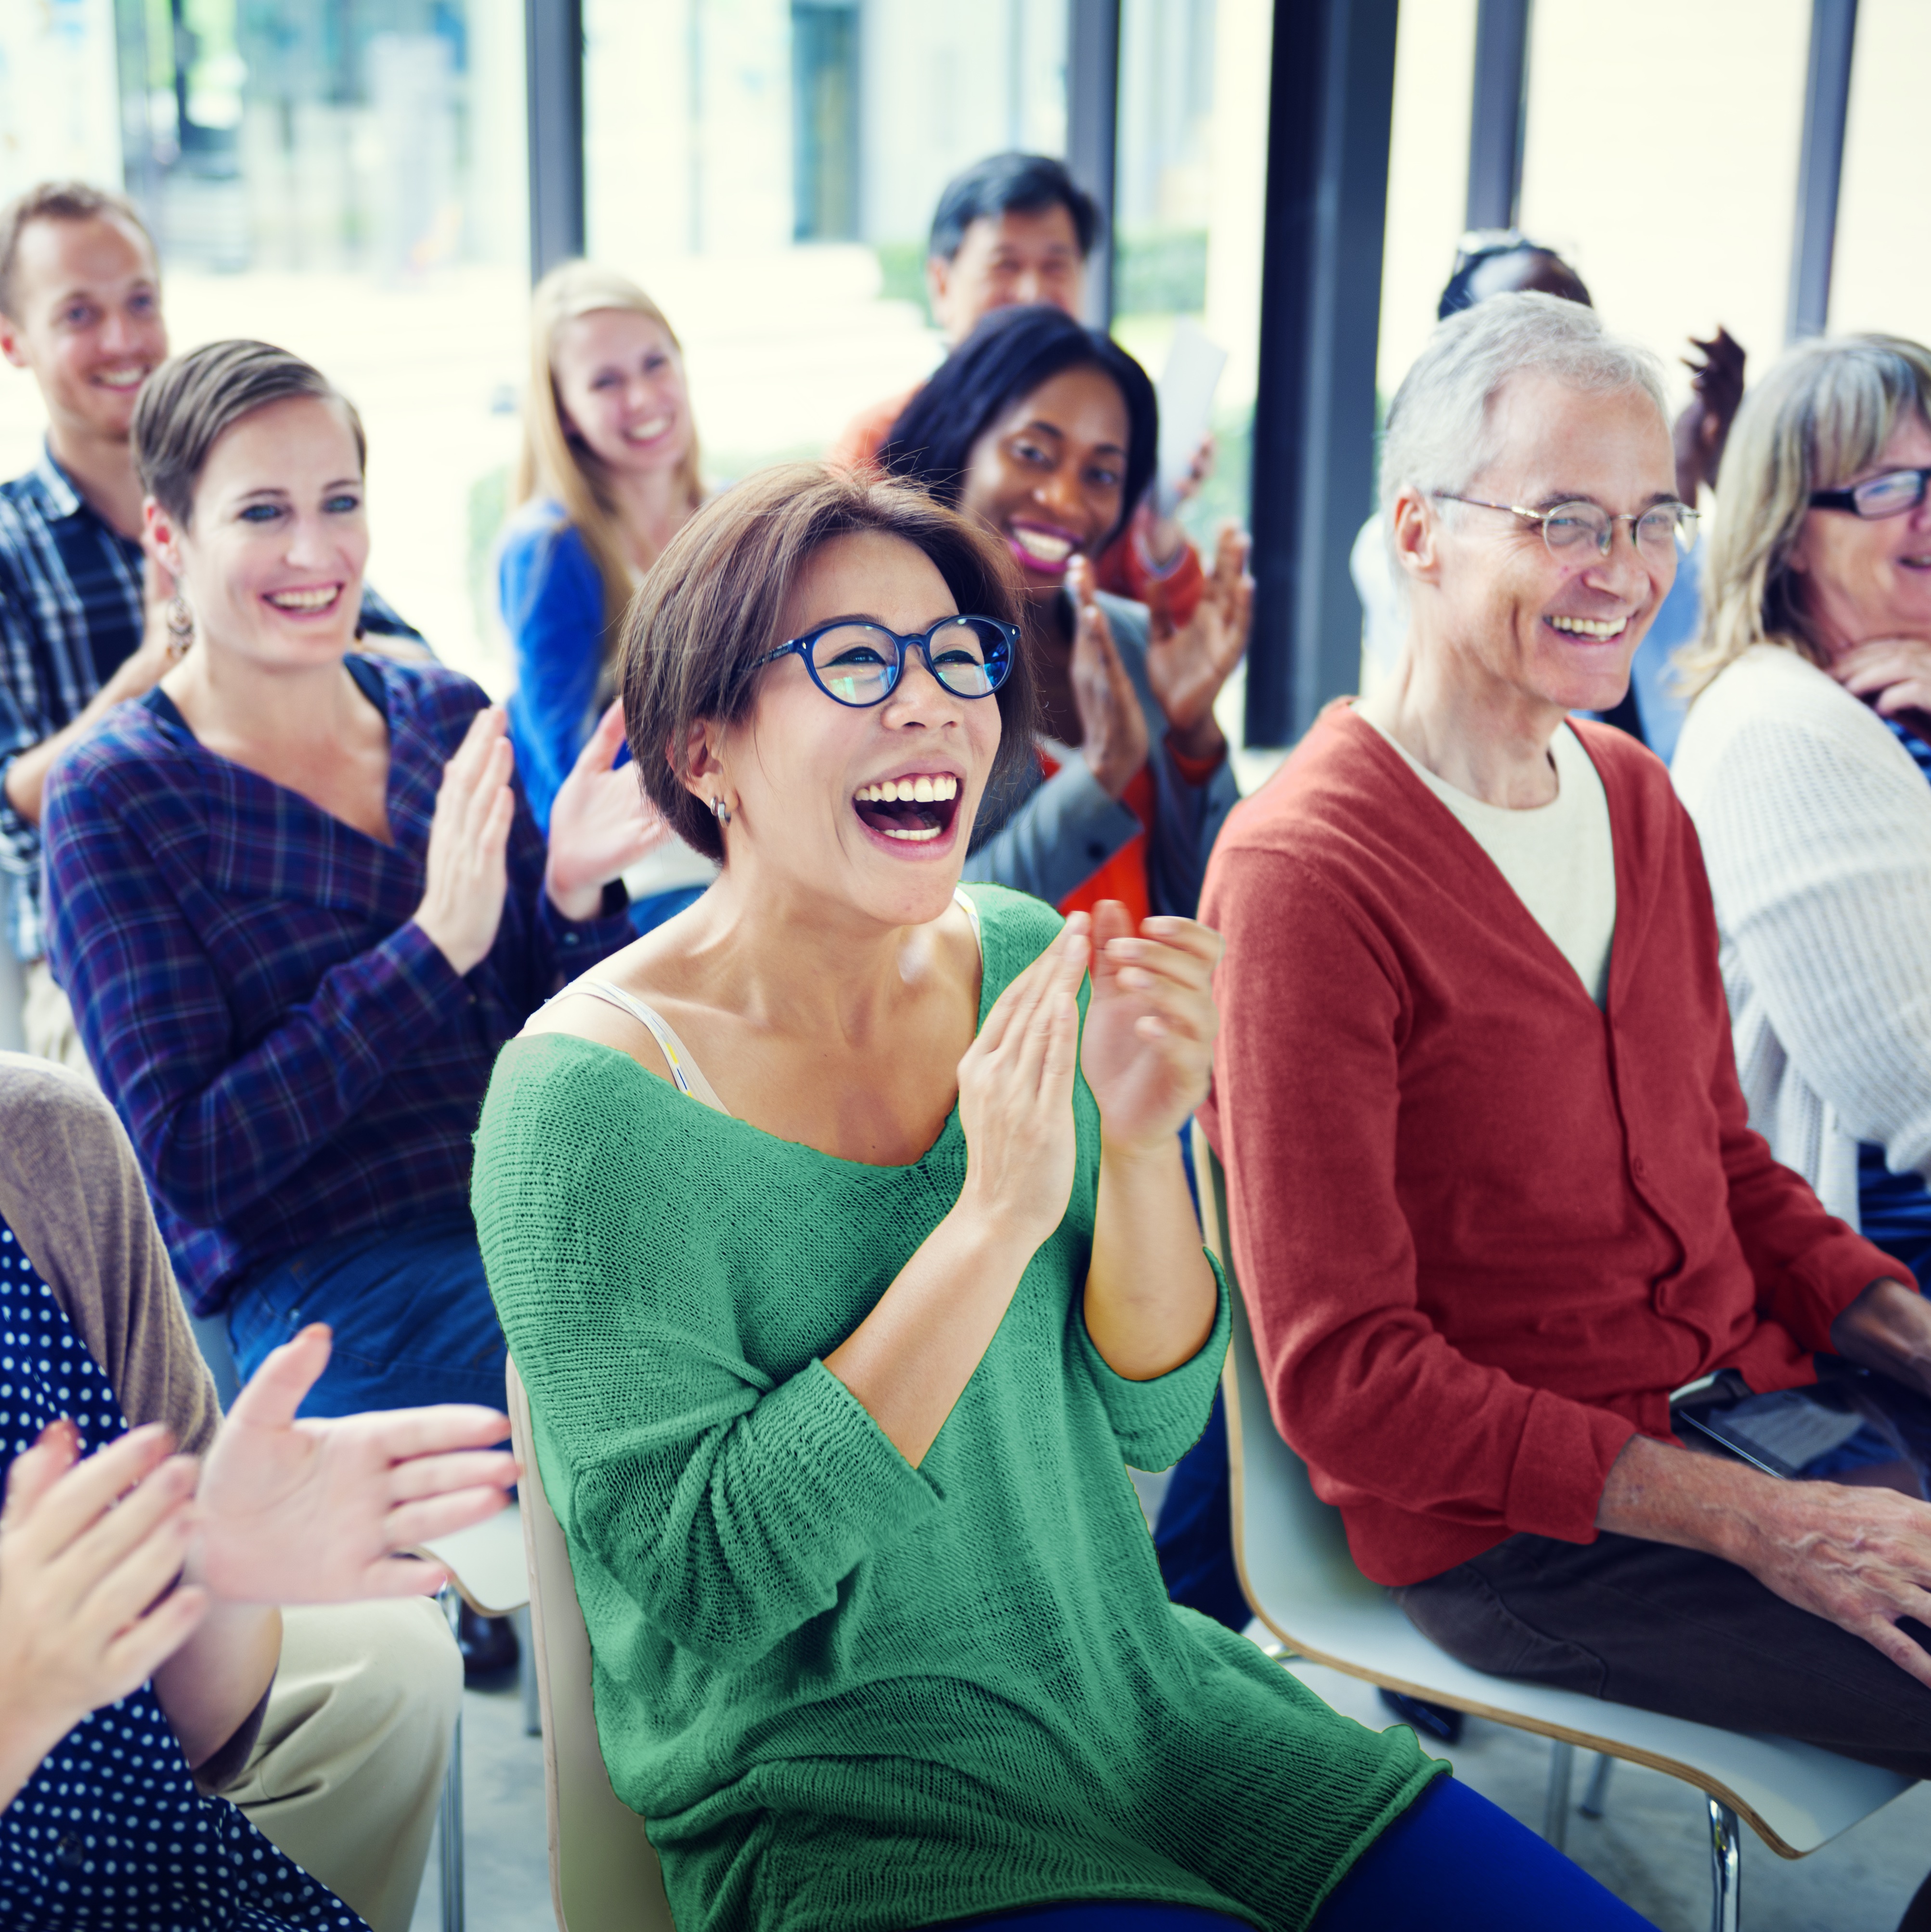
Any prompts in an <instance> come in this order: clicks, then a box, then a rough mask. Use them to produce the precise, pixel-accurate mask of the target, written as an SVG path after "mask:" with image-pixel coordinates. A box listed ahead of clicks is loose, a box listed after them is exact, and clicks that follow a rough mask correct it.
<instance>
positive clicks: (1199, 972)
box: [1080, 899, 1224, 1153]
mask: <svg viewBox="0 0 1931 1932" xmlns="http://www.w3.org/2000/svg"><path fill="white" fill-rule="evenodd" d="M1223 950H1224V947H1223V945H1222V943H1221V936H1220V935H1219V934H1218V933H1217V932H1215V931H1214V930H1213V929H1212V927H1211V926H1203V925H1201V923H1200V921H1199V920H1197V919H1172V918H1155V919H1146V920H1143V922H1141V925H1140V930H1139V932H1137V933H1136V932H1134V929H1133V922H1132V920H1131V919H1130V918H1129V917H1128V913H1127V909H1126V907H1125V906H1123V905H1122V904H1120V903H1119V901H1118V900H1116V899H1103V900H1102V901H1101V902H1100V904H1099V907H1098V909H1097V910H1096V911H1095V913H1094V915H1093V997H1092V1002H1091V1004H1089V1007H1087V1010H1086V1031H1085V1035H1084V1037H1083V1040H1082V1041H1081V1043H1080V1070H1081V1071H1082V1072H1083V1073H1085V1075H1086V1085H1088V1086H1089V1088H1092V1093H1093V1098H1094V1099H1095V1100H1096V1101H1097V1102H1098V1103H1099V1109H1100V1130H1101V1138H1102V1141H1103V1142H1104V1145H1106V1146H1108V1147H1110V1148H1116V1149H1118V1150H1119V1151H1122V1152H1135V1153H1138V1152H1146V1151H1151V1150H1153V1149H1155V1148H1160V1147H1161V1146H1162V1145H1164V1143H1165V1142H1170V1141H1171V1140H1172V1139H1173V1136H1175V1135H1176V1134H1177V1133H1179V1130H1180V1129H1181V1127H1182V1125H1183V1124H1185V1121H1186V1119H1187V1117H1188V1115H1190V1114H1191V1113H1192V1112H1193V1111H1194V1109H1195V1108H1196V1107H1197V1106H1199V1105H1200V1103H1201V1102H1202V1101H1203V1100H1205V1099H1206V1094H1207V1079H1208V1075H1209V1073H1210V1071H1211V1070H1212V1065H1213V1054H1214V1036H1215V1034H1216V1033H1217V1032H1218V1031H1219V1029H1220V1014H1219V1012H1218V1010H1217V1009H1216V1008H1215V1004H1214V994H1213V974H1214V968H1215V966H1216V965H1218V963H1219V962H1220V957H1221V953H1222V951H1223Z"/></svg>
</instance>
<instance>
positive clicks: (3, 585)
mask: <svg viewBox="0 0 1931 1932" xmlns="http://www.w3.org/2000/svg"><path fill="white" fill-rule="evenodd" d="M141 571H142V554H141V547H140V544H138V543H137V542H136V541H134V539H133V538H131V537H124V536H123V535H122V534H121V533H120V532H119V531H118V530H117V529H114V528H113V526H112V525H111V524H110V523H107V521H105V520H104V519H103V518H102V517H101V516H100V515H99V514H98V513H97V512H96V511H95V510H94V508H92V505H89V502H87V500H86V498H85V497H83V496H82V495H81V493H80V491H79V490H77V488H76V487H74V481H73V479H72V478H71V477H70V476H69V475H68V473H67V472H66V471H65V470H64V469H62V467H61V466H60V465H59V463H56V461H55V460H54V458H53V452H52V451H51V450H49V449H42V451H41V460H39V462H38V463H35V465H34V466H33V468H32V469H30V470H29V471H28V472H27V473H26V475H24V476H17V477H16V478H14V481H12V482H11V483H0V784H5V779H6V775H7V769H8V766H10V765H11V764H12V763H13V762H14V760H15V759H16V758H17V757H19V756H20V754H21V753H22V752H23V751H31V750H32V748H34V746H35V745H38V744H39V743H41V742H42V741H43V740H44V739H47V738H50V737H52V736H53V734H54V733H56V731H61V730H65V729H66V727H68V725H70V724H72V723H73V722H74V720H75V719H76V718H78V717H79V716H80V714H81V712H83V711H84V710H86V708H87V707H88V706H89V704H90V703H92V702H93V700H94V697H95V694H96V693H97V692H98V691H99V690H100V688H101V686H102V685H104V684H105V683H106V682H107V680H108V679H110V677H112V676H113V675H114V673H115V672H116V671H117V670H119V668H120V667H121V666H122V664H124V663H125V662H126V661H127V660H128V658H131V657H132V656H133V655H134V652H136V651H137V650H138V649H140V643H141V631H142V625H143V616H144V613H143V607H142V598H141ZM362 625H363V628H364V629H365V630H368V631H377V632H380V633H381V634H384V635H386V636H390V637H410V638H416V637H417V634H416V631H414V630H413V629H412V628H410V626H409V625H407V624H406V623H404V622H403V620H402V619H401V618H400V617H398V616H397V615H396V613H395V612H394V611H393V610H391V609H390V608H389V606H388V605H387V604H385V603H384V602H383V600H382V599H381V598H380V597H378V596H377V595H376V594H375V593H374V592H373V591H371V590H367V589H365V591H364V592H363V593H362ZM418 641H420V640H419V639H418ZM0 874H5V879H4V887H5V892H6V895H7V900H8V904H7V906H6V912H5V916H6V921H7V938H8V943H9V944H11V946H12V947H13V950H14V954H15V956H17V957H18V958H20V959H38V958H39V957H40V956H41V954H42V953H44V952H45V951H46V950H47V929H46V919H45V915H44V910H43V907H42V903H41V892H42V886H41V835H40V832H39V829H38V827H37V826H34V825H32V824H29V823H28V821H27V820H26V819H24V818H23V817H21V816H20V814H19V813H18V812H17V811H15V810H14V808H13V807H12V806H11V805H9V804H8V802H7V801H6V796H5V793H4V792H0Z"/></svg>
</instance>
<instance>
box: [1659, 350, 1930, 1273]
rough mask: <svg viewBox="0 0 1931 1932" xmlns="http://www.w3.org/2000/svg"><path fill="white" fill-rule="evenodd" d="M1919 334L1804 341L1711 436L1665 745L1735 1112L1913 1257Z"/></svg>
mask: <svg viewBox="0 0 1931 1932" xmlns="http://www.w3.org/2000/svg"><path fill="white" fill-rule="evenodd" d="M1927 480H1931V350H1926V349H1924V348H1923V347H1920V346H1919V345H1918V344H1916V343H1913V342H1907V341H1902V340H1899V339H1898V338H1893V337H1888V336H1875V335H1865V336H1852V337H1847V338H1841V339H1839V340H1836V341H1815V342H1810V343H1806V344H1804V345H1803V346H1802V347H1800V348H1798V349H1797V350H1794V351H1793V352H1792V353H1791V355H1789V356H1787V357H1786V358H1785V360H1784V361H1783V362H1782V363H1780V364H1779V365H1778V366H1777V368H1775V369H1774V370H1773V371H1771V373H1770V375H1769V376H1768V377H1766V378H1765V379H1764V380H1763V381H1762V382H1761V383H1759V384H1758V386H1756V387H1755V389H1752V391H1751V392H1750V393H1749V395H1748V396H1747V397H1746V398H1745V400H1744V402H1743V407H1742V409H1741V410H1740V412H1739V413H1738V415H1737V421H1736V424H1735V426H1734V428H1733V429H1732V431H1731V436H1730V441H1729V446H1728V450H1727V452H1726V453H1725V457H1724V460H1723V466H1722V477H1721V481H1720V487H1719V490H1718V493H1717V509H1716V517H1715V520H1714V527H1713V530H1712V531H1711V533H1710V544H1709V560H1708V565H1707V577H1706V582H1705V601H1704V610H1705V613H1706V616H1705V622H1704V631H1703V633H1702V635H1701V637H1700V638H1699V639H1698V641H1697V642H1696V643H1695V644H1694V645H1693V646H1690V647H1689V648H1688V649H1686V650H1685V651H1684V652H1681V653H1680V655H1679V658H1678V663H1679V665H1680V668H1681V670H1683V673H1684V674H1685V676H1686V679H1687V680H1688V682H1689V685H1690V686H1691V688H1692V691H1694V693H1695V696H1694V699H1693V702H1692V704H1691V707H1690V711H1689V718H1688V720H1687V721H1686V724H1684V727H1683V736H1682V738H1681V739H1680V742H1679V745H1678V747H1677V754H1676V757H1675V760H1674V765H1673V766H1672V770H1673V773H1674V778H1675V781H1676V785H1677V791H1678V793H1680V795H1681V796H1682V799H1683V802H1684V804H1685V805H1686V806H1687V807H1688V808H1689V812H1690V815H1691V816H1692V818H1693V819H1694V820H1695V823H1696V829H1697V832H1698V835H1700V837H1701V841H1702V844H1703V850H1704V861H1705V863H1706V865H1707V868H1708V870H1709V874H1710V886H1711V889H1712V892H1713V895H1714V897H1715V900H1716V916H1717V922H1718V924H1719V927H1720V928H1721V930H1722V965H1723V973H1724V979H1725V985H1726V986H1727V989H1728V994H1729V999H1730V1010H1731V1020H1732V1022H1733V1025H1734V1029H1735V1038H1736V1052H1737V1071H1738V1073H1739V1074H1740V1076H1742V1080H1743V1091H1744V1094H1745V1097H1746V1099H1747V1100H1748V1101H1749V1109H1750V1124H1751V1125H1752V1127H1755V1128H1756V1129H1757V1130H1758V1131H1759V1132H1760V1133H1762V1134H1764V1136H1766V1138H1767V1139H1768V1140H1769V1142H1770V1145H1771V1148H1772V1149H1773V1151H1774V1152H1775V1153H1776V1157H1777V1158H1778V1159H1779V1160H1781V1161H1782V1162H1783V1163H1785V1165H1786V1166H1790V1167H1792V1168H1794V1169H1797V1172H1799V1173H1800V1174H1802V1175H1803V1176H1804V1178H1806V1180H1808V1181H1809V1182H1810V1183H1811V1184H1812V1186H1813V1187H1815V1189H1816V1190H1817V1192H1818V1194H1819V1195H1820V1196H1821V1197H1822V1199H1823V1200H1824V1204H1825V1205H1826V1206H1827V1207H1829V1208H1830V1209H1831V1210H1832V1211H1833V1212H1835V1213H1836V1214H1840V1215H1842V1217H1844V1219H1845V1220H1847V1221H1849V1222H1850V1223H1852V1224H1853V1225H1854V1226H1857V1227H1859V1228H1860V1229H1861V1231H1862V1232H1863V1233H1864V1234H1865V1235H1866V1236H1867V1237H1869V1238H1870V1239H1872V1240H1873V1241H1876V1242H1878V1244H1880V1245H1881V1247H1883V1248H1884V1250H1886V1252H1887V1253H1890V1254H1893V1255H1894V1256H1897V1257H1898V1258H1899V1259H1900V1260H1902V1261H1904V1262H1907V1263H1908V1264H1909V1265H1911V1266H1912V1267H1913V1268H1917V1270H1918V1271H1919V1272H1920V1275H1921V1274H1923V1268H1924V1264H1925V1262H1926V1261H1927V1260H1931V1189H1927V1187H1926V1175H1931V783H1927V779H1931V715H1927V714H1931V499H1927V497H1926V482H1927Z"/></svg>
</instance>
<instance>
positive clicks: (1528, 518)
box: [1429, 490, 1696, 560]
mask: <svg viewBox="0 0 1931 1932" xmlns="http://www.w3.org/2000/svg"><path fill="white" fill-rule="evenodd" d="M1429 494H1430V495H1431V496H1438V497H1440V499H1442V500H1443V502H1449V503H1467V504H1469V505H1471V506H1472V507H1473V508H1476V509H1478V510H1503V511H1506V512H1507V513H1508V514H1509V515H1510V516H1512V517H1521V519H1522V520H1523V521H1524V523H1539V524H1540V525H1541V526H1542V541H1543V542H1544V543H1545V544H1547V545H1548V550H1549V554H1550V555H1551V556H1558V557H1562V558H1563V559H1565V560H1567V559H1572V558H1573V557H1574V556H1575V553H1576V552H1577V551H1578V550H1581V548H1583V547H1584V546H1585V545H1587V547H1589V548H1590V549H1593V550H1594V551H1595V552H1596V555H1597V556H1608V554H1609V550H1610V547H1611V545H1612V544H1614V542H1615V541H1616V526H1617V524H1618V523H1627V524H1628V525H1629V537H1630V541H1632V542H1633V543H1634V544H1635V546H1636V548H1637V550H1638V551H1639V552H1641V553H1643V554H1644V555H1646V556H1649V557H1651V558H1652V559H1657V560H1660V559H1662V558H1663V557H1665V556H1668V554H1669V553H1671V551H1672V550H1688V549H1689V547H1690V545H1691V544H1692V543H1694V542H1695V541H1696V512H1695V511H1694V510H1692V509H1691V508H1689V505H1687V504H1686V503H1654V504H1652V505H1650V508H1648V509H1647V510H1634V511H1631V510H1625V511H1623V512H1622V514H1620V515H1617V516H1612V515H1611V514H1610V513H1609V511H1607V510H1605V509H1604V508H1602V505H1601V504H1599V503H1591V502H1584V501H1578V502H1573V503H1558V504H1557V505H1556V506H1555V508H1554V509H1552V510H1526V509H1524V508H1523V507H1522V506H1521V504H1519V503H1491V502H1489V501H1488V499H1486V498H1485V497H1482V496H1457V495H1456V494H1455V492H1454V491H1453V490H1431V491H1430V492H1429Z"/></svg>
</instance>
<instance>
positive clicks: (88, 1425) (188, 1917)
mask: <svg viewBox="0 0 1931 1932" xmlns="http://www.w3.org/2000/svg"><path fill="white" fill-rule="evenodd" d="M63 1415H65V1416H71V1418H73V1420H74V1424H75V1426H76V1427H77V1428H78V1429H79V1430H80V1453H81V1454H83V1456H86V1455H91V1454H92V1453H93V1452H94V1451H95V1450H97V1449H99V1448H102V1447H104V1445H106V1444H107V1443H109V1442H112V1441H113V1439H114V1438H115V1437H116V1436H119V1435H121V1434H122V1433H123V1432H124V1431H125V1430H126V1428H127V1426H128V1425H127V1424H126V1422H125V1421H124V1420H123V1419H122V1415H121V1412H120V1408H119V1404H118V1403H116V1400H115V1398H114V1391H113V1388H112V1387H111V1386H110V1384H109V1382H108V1380H107V1377H106V1376H104V1374H102V1373H101V1370H100V1368H99V1367H98V1364H96V1363H95V1360H94V1358H93V1357H92V1355H89V1353H88V1352H87V1346H86V1343H84V1342H83V1341H82V1340H81V1339H80V1336H79V1335H78V1334H77V1333H76V1332H75V1331H74V1326H73V1325H72V1324H71V1322H69V1321H68V1319H67V1314H66V1311H65V1310H64V1309H62V1307H61V1305H60V1304H59V1301H57V1300H56V1298H55V1295H54V1292H53V1289H50V1287H48V1286H47V1283H45V1282H44V1281H43V1280H41V1278H40V1277H39V1276H38V1274H36V1273H35V1271H34V1268H33V1265H32V1263H31V1262H29V1261H28V1259H27V1258H26V1255H25V1254H24V1253H23V1252H22V1251H21V1249H20V1244H18V1243H17V1241H15V1240H14V1236H13V1234H12V1232H11V1230H10V1229H8V1226H7V1225H6V1223H5V1221H4V1220H0V1465H4V1464H7V1463H11V1462H12V1460H13V1459H14V1457H16V1456H17V1455H19V1454H20V1453H21V1452H22V1451H23V1450H26V1449H27V1448H30V1447H31V1446H32V1443H33V1442H34V1440H35V1438H36V1437H37V1436H38V1435H39V1434H40V1433H41V1430H43V1429H44V1428H45V1427H47V1424H49V1423H50V1422H53V1421H56V1420H57V1419H58V1418H60V1417H62V1416H63ZM0 1926H5V1927H15V1926H18V1927H23V1928H24V1927H33V1928H34V1932H70V1928H71V1932H227V1928H229V1927H237V1928H244V1932H270V1928H275V1932H281V1928H285V1927H295V1926H300V1927H317V1928H326V1932H338V1928H339V1932H366V1928H365V1927H363V1925H362V1921H361V1920H360V1919H359V1918H357V1917H356V1915H355V1914H354V1913H353V1912H351V1911H350V1909H349V1908H348V1907H347V1906H346V1905H344V1903H342V1902H341V1900H340V1899H338V1898H337V1897H335V1896H334V1894H332V1893H330V1892H328V1891H324V1890H323V1888H322V1887H321V1886H320V1885H317V1883H316V1882H315V1881H314V1879H311V1878H310V1877H309V1876H307V1874H306V1873H304V1872H303V1871H302V1870H301V1869H300V1868H299V1867H298V1866H296V1865H295V1864H292V1863H291V1862H290V1861H289V1860H288V1859H287V1858H285V1857H284V1855H282V1854H281V1852H278V1851H277V1850H276V1849H275V1846H273V1845H272V1844H270V1843H269V1841H268V1840H267V1839H266V1838H263V1836H262V1835H261V1833H260V1832H258V1831H257V1830H256V1829H255V1828H254V1826H253V1825H251V1824H250V1823H249V1822H248V1820H247V1819H246V1818H245V1817H243V1816H242V1814H241V1813H240V1812H239V1811H236V1808H234V1806H233V1805H230V1804H229V1803H228V1802H227V1801H226V1800H225V1799H219V1798H206V1797H203V1796H202V1794H201V1793H200V1792H199V1791H198V1790H197V1789H196V1788H195V1784H194V1779H193V1778H191V1776H190V1775H188V1766H187V1763H186V1762H185V1760H184V1759H183V1757H182V1751H181V1746H180V1745H179V1743H178V1742H176V1739H175V1735H174V1733H173V1730H170V1727H169V1725H168V1721H167V1718H166V1717H165V1716H164V1715H163V1714H162V1711H161V1706H160V1704H159V1703H158V1702H157V1701H156V1700H155V1694H154V1690H153V1687H152V1685H143V1686H142V1687H141V1688H140V1690H138V1691H136V1692H135V1693H134V1695H133V1696H132V1697H124V1698H122V1700H121V1701H120V1702H119V1703H117V1704H110V1705H107V1706H104V1708H103V1709H101V1710H98V1711H96V1712H94V1713H93V1715H92V1716H91V1717H89V1718H84V1719H83V1721H81V1722H80V1724H77V1725H76V1726H75V1727H74V1730H71V1731H70V1732H69V1733H68V1735H67V1736H65V1738H63V1739H62V1740H61V1742H59V1744H58V1745H56V1746H55V1748H54V1750H53V1754H52V1755H51V1756H50V1757H48V1758H47V1760H45V1761H44V1763H42V1764H41V1767H40V1769H38V1771H37V1772H35V1773H34V1775H33V1776H32V1778H30V1779H29V1781H27V1783H26V1785H25V1787H23V1789H22V1790H21V1791H20V1794H19V1795H18V1796H17V1797H16V1798H15V1799H14V1802H12V1803H11V1805H8V1807H7V1808H6V1809H5V1811H0Z"/></svg>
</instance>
